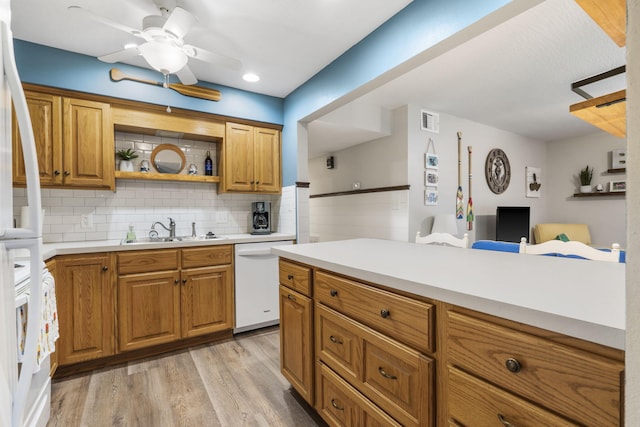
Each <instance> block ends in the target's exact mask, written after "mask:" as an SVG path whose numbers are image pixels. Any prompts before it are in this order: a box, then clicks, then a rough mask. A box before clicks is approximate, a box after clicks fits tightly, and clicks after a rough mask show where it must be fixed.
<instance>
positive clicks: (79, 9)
mask: <svg viewBox="0 0 640 427" xmlns="http://www.w3.org/2000/svg"><path fill="white" fill-rule="evenodd" d="M67 10H68V11H69V12H71V13H76V14H78V15H81V16H83V17H87V18H90V19H93V20H94V21H97V22H100V23H102V24H105V25H108V26H110V27H113V28H115V29H117V30H120V31H124V32H125V33H129V34H133V35H134V36H138V37H141V32H140V31H139V30H136V29H135V28H131V27H128V26H126V25H123V24H120V23H119V22H116V21H112V20H111V19H109V18H105V17H104V16H100V15H96V14H95V13H93V12H90V11H88V10H87V9H84V8H82V7H80V6H69V7H68V8H67Z"/></svg>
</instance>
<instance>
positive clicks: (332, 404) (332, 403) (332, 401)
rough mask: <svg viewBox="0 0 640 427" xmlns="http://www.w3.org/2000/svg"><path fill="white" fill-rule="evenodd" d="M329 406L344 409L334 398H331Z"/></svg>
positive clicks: (339, 409)
mask: <svg viewBox="0 0 640 427" xmlns="http://www.w3.org/2000/svg"><path fill="white" fill-rule="evenodd" d="M331 406H333V407H334V408H336V409H337V410H338V411H344V406H340V405H338V404H337V403H336V400H335V399H331Z"/></svg>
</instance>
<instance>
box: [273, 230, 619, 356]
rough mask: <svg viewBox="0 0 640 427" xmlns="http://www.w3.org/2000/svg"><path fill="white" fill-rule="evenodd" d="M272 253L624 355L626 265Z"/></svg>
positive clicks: (389, 250)
mask: <svg viewBox="0 0 640 427" xmlns="http://www.w3.org/2000/svg"><path fill="white" fill-rule="evenodd" d="M272 252H273V253H275V254H277V255H279V256H281V257H283V258H287V259H290V260H293V261H298V262H301V263H305V264H309V265H312V266H314V267H319V268H323V269H326V270H329V271H333V272H336V273H339V274H344V275H346V276H350V277H353V278H356V279H360V280H365V281H368V282H371V283H377V284H380V285H383V286H386V287H389V288H393V289H397V290H401V291H405V292H410V293H412V294H416V295H421V296H424V297H428V298H432V299H436V300H439V301H443V302H446V303H451V304H455V305H459V306H462V307H466V308H469V309H472V310H477V311H481V312H484V313H488V314H491V315H494V316H498V317H503V318H506V319H510V320H514V321H517V322H522V323H525V324H528V325H532V326H537V327H540V328H543V329H547V330H550V331H553V332H558V333H562V334H565V335H569V336H572V337H576V338H581V339H585V340H587V341H592V342H595V343H598V344H602V345H606V346H609V347H613V348H617V349H622V350H624V348H625V341H624V339H625V264H620V263H611V262H604V261H589V260H582V259H572V258H563V257H550V256H539V255H525V254H518V253H508V252H497V251H486V250H473V249H460V248H453V247H443V246H438V245H418V244H415V243H407V242H396V241H388V240H378V239H354V240H343V241H335V242H322V243H308V244H300V245H293V246H279V247H275V248H273V249H272Z"/></svg>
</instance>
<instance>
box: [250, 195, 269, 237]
mask: <svg viewBox="0 0 640 427" xmlns="http://www.w3.org/2000/svg"><path fill="white" fill-rule="evenodd" d="M251 212H252V217H253V221H252V225H251V234H271V203H270V202H252V203H251Z"/></svg>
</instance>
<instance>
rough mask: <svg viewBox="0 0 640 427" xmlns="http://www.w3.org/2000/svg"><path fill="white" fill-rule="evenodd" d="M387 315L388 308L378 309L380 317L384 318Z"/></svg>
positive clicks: (388, 312)
mask: <svg viewBox="0 0 640 427" xmlns="http://www.w3.org/2000/svg"><path fill="white" fill-rule="evenodd" d="M389 316H391V312H390V311H389V310H388V309H386V308H383V309H382V310H380V317H382V318H383V319H386V318H387V317H389Z"/></svg>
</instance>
